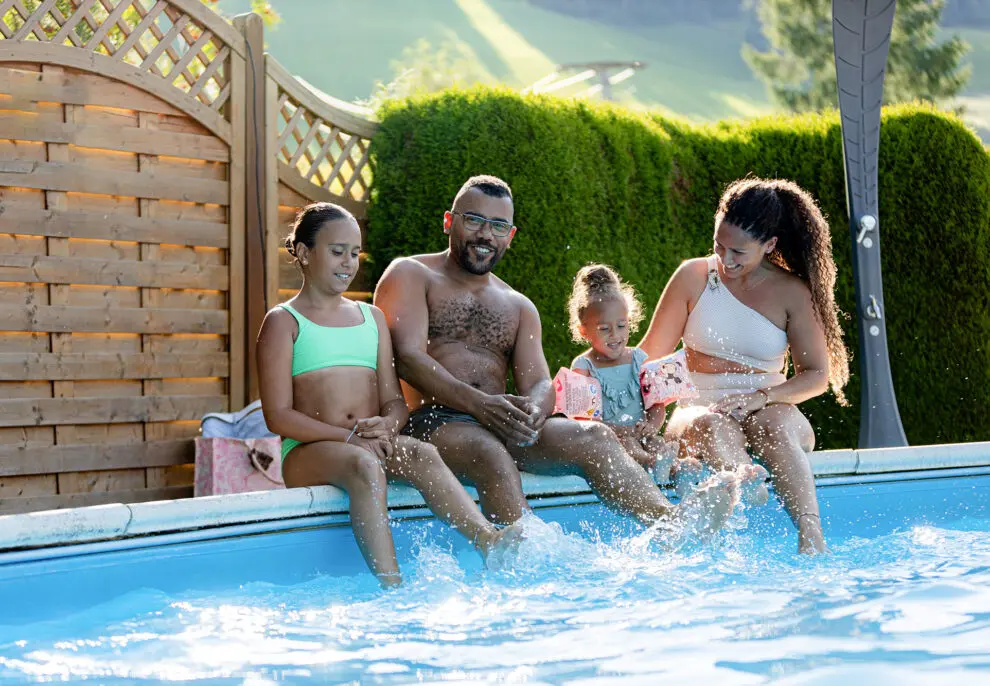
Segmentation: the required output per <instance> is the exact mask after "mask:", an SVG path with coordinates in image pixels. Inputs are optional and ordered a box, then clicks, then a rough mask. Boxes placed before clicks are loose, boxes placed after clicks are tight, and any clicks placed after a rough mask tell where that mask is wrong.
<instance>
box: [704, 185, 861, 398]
mask: <svg viewBox="0 0 990 686" xmlns="http://www.w3.org/2000/svg"><path fill="white" fill-rule="evenodd" d="M722 221H727V222H729V223H731V224H734V225H736V226H738V227H739V228H740V229H742V230H743V231H745V232H746V233H748V234H749V235H750V236H751V237H753V238H754V239H756V240H758V241H760V242H761V243H766V242H767V241H769V240H770V239H772V238H776V239H777V245H776V247H775V248H774V250H773V252H771V253H770V254H769V255H768V259H769V260H770V262H771V263H773V264H775V265H776V266H778V267H780V268H781V269H784V270H786V271H788V272H790V273H792V274H794V275H795V276H797V277H798V278H800V279H801V280H802V281H805V282H806V283H807V284H808V286H809V287H810V289H811V300H812V303H813V305H814V310H815V316H816V318H817V319H818V321H819V322H820V323H821V325H822V328H823V329H824V331H825V342H826V345H827V347H828V381H829V385H830V386H831V388H832V392H833V393H834V394H835V397H836V399H837V400H838V401H839V404H840V405H846V404H847V402H846V397H845V394H844V393H843V391H842V389H843V387H844V386H845V385H846V383H848V381H849V353H848V351H847V350H846V346H845V344H844V343H843V341H842V328H841V327H840V326H839V308H838V306H837V305H836V304H835V274H836V270H835V260H834V259H833V258H832V237H831V234H830V233H829V227H828V222H827V221H826V220H825V217H823V216H822V213H821V210H819V209H818V204H817V203H816V202H815V200H814V198H812V197H811V195H810V194H809V193H808V192H807V191H805V190H804V189H803V188H801V187H800V186H798V185H797V184H796V183H794V182H793V181H787V180H783V179H774V180H767V179H760V178H746V179H740V180H738V181H735V182H733V183H732V184H730V185H729V187H728V188H726V189H725V193H723V194H722V199H721V200H720V201H719V204H718V211H717V212H716V214H715V225H716V226H718V225H719V224H720V223H721V222H722Z"/></svg>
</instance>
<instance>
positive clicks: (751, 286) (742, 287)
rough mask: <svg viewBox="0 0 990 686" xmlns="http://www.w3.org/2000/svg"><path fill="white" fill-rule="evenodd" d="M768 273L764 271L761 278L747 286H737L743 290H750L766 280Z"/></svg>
mask: <svg viewBox="0 0 990 686" xmlns="http://www.w3.org/2000/svg"><path fill="white" fill-rule="evenodd" d="M769 275H770V272H764V273H763V278H761V279H760V280H759V281H757V282H756V283H752V282H751V283H750V284H749V285H748V286H742V285H740V286H739V288H740V289H741V290H744V291H751V290H753V289H754V288H756V287H757V286H759V285H760V284H761V283H763V282H764V281H766V280H767V277H768V276H769Z"/></svg>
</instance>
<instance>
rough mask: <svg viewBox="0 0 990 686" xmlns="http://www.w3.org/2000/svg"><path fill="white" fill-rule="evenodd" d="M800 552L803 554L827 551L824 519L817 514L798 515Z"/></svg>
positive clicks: (816, 553)
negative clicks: (823, 531)
mask: <svg viewBox="0 0 990 686" xmlns="http://www.w3.org/2000/svg"><path fill="white" fill-rule="evenodd" d="M797 529H798V552H799V553H801V554H802V555H818V554H820V553H827V552H828V549H827V548H826V547H825V534H824V533H822V521H821V518H819V516H818V515H816V514H803V515H800V516H799V517H798V527H797Z"/></svg>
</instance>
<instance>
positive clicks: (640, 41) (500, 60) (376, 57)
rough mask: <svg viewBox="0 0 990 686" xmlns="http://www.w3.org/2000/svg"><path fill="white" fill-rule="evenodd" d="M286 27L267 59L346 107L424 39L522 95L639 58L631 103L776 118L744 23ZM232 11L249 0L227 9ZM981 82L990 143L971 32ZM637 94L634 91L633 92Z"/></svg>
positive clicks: (979, 119)
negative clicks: (540, 84)
mask: <svg viewBox="0 0 990 686" xmlns="http://www.w3.org/2000/svg"><path fill="white" fill-rule="evenodd" d="M273 4H274V5H275V7H276V9H277V10H278V12H279V13H280V14H281V15H282V18H283V20H284V21H283V22H282V24H281V25H280V26H279V27H278V28H277V29H276V30H274V31H268V32H267V34H266V35H267V42H268V50H269V51H270V52H271V53H272V54H274V55H275V57H276V58H277V59H278V60H279V61H280V62H281V63H282V64H284V65H285V66H286V67H287V68H288V69H289V70H290V71H291V72H293V73H295V74H298V75H299V76H302V77H303V78H304V79H306V80H307V81H309V82H310V83H312V84H313V85H315V86H316V87H318V88H320V89H321V90H323V91H325V92H327V93H329V94H331V95H333V96H334V97H337V98H340V99H342V100H350V101H352V100H358V99H363V98H366V97H367V96H368V95H369V94H370V92H371V90H372V87H373V84H374V83H375V81H382V82H387V81H389V80H391V79H392V77H393V75H394V74H393V69H392V66H391V62H392V61H393V60H398V59H400V58H401V56H402V52H403V49H404V48H406V47H407V46H411V45H413V44H414V43H415V42H416V41H417V40H419V39H421V38H424V39H426V40H428V41H430V42H431V43H432V44H434V45H439V44H441V43H444V42H456V43H457V44H459V45H460V46H461V47H462V49H463V50H465V51H467V52H468V53H469V54H472V55H473V56H474V58H475V59H476V60H477V61H478V63H479V64H480V65H482V66H483V67H484V69H485V70H486V71H487V72H488V73H489V74H491V75H492V77H493V78H494V79H496V80H498V81H501V82H504V83H506V84H508V85H510V86H513V87H517V88H521V87H523V86H526V85H529V84H531V83H533V82H535V81H536V80H538V79H540V78H542V77H543V76H545V75H546V74H548V73H549V72H550V71H552V70H553V68H554V66H555V65H556V64H559V63H564V62H576V61H588V60H640V61H642V62H645V63H646V64H647V67H646V69H644V70H642V71H640V72H638V73H637V74H636V76H634V77H633V78H632V79H630V80H629V81H627V82H626V83H625V84H623V87H625V88H623V89H621V90H620V92H619V98H620V99H621V100H623V101H624V102H626V103H627V104H630V105H634V106H646V107H651V108H658V109H663V110H666V111H668V112H671V113H677V114H680V115H682V116H685V117H688V118H691V119H697V120H713V119H723V118H730V117H747V116H751V115H754V114H759V113H763V112H767V111H771V110H772V106H771V104H770V103H769V101H768V99H767V96H766V92H765V91H764V88H763V85H762V83H760V81H759V80H758V79H756V78H755V77H754V76H753V75H752V73H751V72H750V70H749V68H748V67H747V66H746V64H745V62H743V60H742V58H741V57H740V54H739V49H740V46H741V45H742V43H743V41H744V40H745V38H746V31H747V25H746V23H745V22H742V21H734V22H723V23H718V24H713V25H708V26H699V25H693V24H676V25H668V26H659V27H658V26H651V27H642V28H636V29H620V28H616V27H613V26H607V25H603V24H600V23H597V22H594V21H587V20H581V19H574V18H571V17H565V16H562V15H559V14H556V13H553V12H549V11H546V10H542V9H539V8H537V7H533V6H532V5H530V4H528V3H526V2H523V1H522V0H274V3H273ZM220 7H221V9H222V10H223V11H224V12H226V13H228V14H235V13H238V12H244V11H248V9H249V7H250V0H222V1H221V3H220ZM953 32H958V33H960V34H961V35H962V36H963V38H965V39H966V40H968V41H969V42H970V44H971V45H972V47H973V49H972V51H971V53H970V55H969V61H970V62H971V63H972V64H973V67H974V68H973V77H972V80H971V82H970V84H969V87H968V88H967V89H966V92H965V93H964V97H963V98H962V99H961V104H963V105H964V106H965V107H966V108H967V110H968V112H967V119H969V121H970V122H971V124H972V125H973V126H974V127H977V128H979V129H980V132H981V134H982V135H983V137H984V140H985V141H988V142H990V31H981V30H974V29H962V30H959V31H955V30H953ZM626 86H628V87H626Z"/></svg>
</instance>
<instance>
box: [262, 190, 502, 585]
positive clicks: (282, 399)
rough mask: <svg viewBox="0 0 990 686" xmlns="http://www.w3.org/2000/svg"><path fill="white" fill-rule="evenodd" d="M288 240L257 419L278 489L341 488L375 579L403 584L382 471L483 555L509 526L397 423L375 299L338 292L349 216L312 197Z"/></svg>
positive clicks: (346, 258) (349, 272) (353, 247)
mask: <svg viewBox="0 0 990 686" xmlns="http://www.w3.org/2000/svg"><path fill="white" fill-rule="evenodd" d="M285 246H286V248H287V249H288V251H289V254H291V255H292V256H293V257H294V258H295V260H296V262H297V263H298V265H299V266H300V268H301V269H302V273H303V284H302V288H300V290H299V292H298V293H297V294H296V295H295V296H294V297H293V298H292V299H291V300H289V301H288V302H286V303H283V304H281V305H278V306H277V307H275V308H273V309H272V310H271V311H270V312H268V314H267V316H266V317H265V321H264V323H263V324H262V327H261V332H260V334H259V335H258V370H259V378H260V387H261V388H260V390H261V401H262V407H263V408H264V413H265V422H266V423H267V424H268V426H269V428H271V430H272V431H274V432H276V433H278V434H280V435H281V436H282V474H283V477H284V479H285V484H286V486H289V487H298V486H317V485H323V484H333V485H335V486H339V487H340V488H343V489H344V490H346V491H347V494H348V496H349V497H350V506H351V527H352V528H353V530H354V536H355V537H356V538H357V542H358V546H359V547H360V549H361V552H362V554H363V555H364V558H365V560H366V561H367V563H368V566H369V567H370V568H371V570H372V571H373V572H374V574H375V575H376V576H377V577H378V579H379V581H380V582H381V583H382V585H385V586H390V585H395V584H398V583H399V582H400V581H401V577H400V575H399V567H398V563H397V561H396V556H395V547H394V545H393V542H392V532H391V530H390V528H389V523H388V504H387V503H386V500H385V492H386V478H389V477H391V478H398V479H403V480H405V481H408V482H410V483H412V485H413V486H415V487H416V488H417V489H418V490H419V491H420V492H421V493H422V494H423V497H424V498H425V500H426V502H427V504H428V505H429V506H430V509H432V510H433V512H434V513H435V514H436V515H437V517H439V518H440V519H442V520H443V521H445V522H447V523H448V524H450V525H451V526H453V527H455V528H456V529H457V530H458V531H460V532H461V533H462V534H464V535H465V536H467V538H468V539H469V540H470V541H471V542H472V543H473V544H474V545H475V547H476V548H478V550H479V551H480V552H481V553H482V554H483V555H487V554H488V553H489V552H490V551H491V550H492V548H493V547H494V546H495V545H496V543H497V542H499V541H500V540H503V541H507V540H508V539H507V538H506V537H505V536H504V534H505V533H506V532H507V531H508V530H507V529H503V530H499V529H496V528H495V526H494V525H493V524H491V523H490V522H488V521H487V520H486V519H485V518H484V516H483V515H482V514H481V512H480V511H479V510H478V508H477V507H476V506H475V504H474V501H473V500H472V499H471V497H470V496H469V495H468V494H467V492H466V491H465V490H464V488H463V487H462V486H461V484H460V483H459V482H458V481H457V479H456V478H455V477H454V475H453V474H452V473H451V472H450V470H449V469H448V468H447V467H446V466H445V465H444V463H443V461H442V460H441V459H440V455H439V454H438V453H437V451H436V448H434V447H433V446H431V445H429V444H426V443H422V442H420V441H417V440H415V439H413V438H409V437H407V436H400V435H398V434H399V429H401V428H402V426H403V425H404V424H405V423H406V418H407V416H408V410H407V408H406V404H405V401H404V400H403V398H402V394H401V392H400V390H399V382H398V379H397V377H396V374H395V368H394V366H393V361H392V343H391V338H390V336H389V332H388V328H387V326H386V324H385V318H384V315H383V314H382V312H381V310H379V309H378V308H377V307H373V306H371V305H367V304H365V303H361V302H355V301H353V300H350V299H348V298H345V297H344V292H345V291H346V290H347V288H348V287H349V286H350V284H351V282H352V281H353V280H354V277H355V274H356V273H357V269H358V257H359V255H360V253H361V230H360V228H359V227H358V224H357V222H356V221H355V219H354V217H353V216H351V214H350V213H349V212H347V211H346V210H345V209H343V208H341V207H339V206H337V205H333V204H331V203H316V204H313V205H309V206H308V207H306V208H304V209H303V210H302V211H300V212H299V214H298V215H297V217H296V221H295V224H294V226H293V230H292V234H291V235H290V236H289V237H288V238H287V239H286V241H285Z"/></svg>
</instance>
